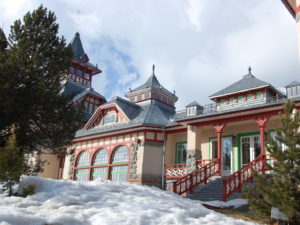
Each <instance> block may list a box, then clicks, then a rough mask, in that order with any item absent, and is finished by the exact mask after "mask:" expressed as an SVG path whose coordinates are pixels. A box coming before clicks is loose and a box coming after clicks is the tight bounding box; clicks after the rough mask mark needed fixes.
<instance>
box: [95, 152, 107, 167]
mask: <svg viewBox="0 0 300 225" xmlns="http://www.w3.org/2000/svg"><path fill="white" fill-rule="evenodd" d="M106 163H108V156H107V151H106V150H105V149H101V150H99V151H98V152H97V153H96V155H95V158H94V163H93V165H99V164H106Z"/></svg>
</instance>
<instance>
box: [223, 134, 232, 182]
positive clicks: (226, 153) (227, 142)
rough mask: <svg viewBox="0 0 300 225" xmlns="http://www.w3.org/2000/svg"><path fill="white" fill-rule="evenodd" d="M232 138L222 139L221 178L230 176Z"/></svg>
mask: <svg viewBox="0 0 300 225" xmlns="http://www.w3.org/2000/svg"><path fill="white" fill-rule="evenodd" d="M231 157H232V138H231V137H228V138H222V176H229V175H230V174H231Z"/></svg>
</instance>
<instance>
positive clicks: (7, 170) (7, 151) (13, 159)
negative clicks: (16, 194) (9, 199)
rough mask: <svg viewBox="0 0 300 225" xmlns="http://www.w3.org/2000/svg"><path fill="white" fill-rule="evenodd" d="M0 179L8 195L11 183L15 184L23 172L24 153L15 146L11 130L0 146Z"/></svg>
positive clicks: (11, 192) (11, 190)
mask: <svg viewBox="0 0 300 225" xmlns="http://www.w3.org/2000/svg"><path fill="white" fill-rule="evenodd" d="M0 152H1V154H0V180H1V181H2V182H3V183H4V187H3V189H4V190H8V195H9V196H11V195H12V194H13V185H14V184H16V183H17V182H18V181H19V180H20V177H21V175H22V174H23V173H24V172H25V167H26V166H25V160H24V154H23V152H22V151H21V149H20V148H19V147H17V142H16V135H15V133H14V132H13V133H12V134H11V135H10V136H9V137H8V140H7V142H6V144H5V146H4V147H1V148H0Z"/></svg>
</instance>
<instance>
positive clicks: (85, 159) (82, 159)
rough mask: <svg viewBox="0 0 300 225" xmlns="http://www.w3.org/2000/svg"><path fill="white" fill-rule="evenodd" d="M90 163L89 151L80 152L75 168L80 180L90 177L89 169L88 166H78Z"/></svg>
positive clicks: (77, 177)
mask: <svg viewBox="0 0 300 225" xmlns="http://www.w3.org/2000/svg"><path fill="white" fill-rule="evenodd" d="M89 165H90V158H89V153H88V152H87V151H84V152H82V153H80V155H79V156H78V158H77V162H76V167H77V169H76V170H75V177H76V180H78V181H87V180H88V179H89V169H88V168H82V169H81V168H78V167H88V166H89Z"/></svg>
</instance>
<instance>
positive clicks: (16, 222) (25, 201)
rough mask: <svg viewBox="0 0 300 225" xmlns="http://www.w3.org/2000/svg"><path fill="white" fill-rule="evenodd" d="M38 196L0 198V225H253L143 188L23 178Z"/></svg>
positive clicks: (23, 181)
mask: <svg viewBox="0 0 300 225" xmlns="http://www.w3.org/2000/svg"><path fill="white" fill-rule="evenodd" d="M30 184H34V185H35V186H36V194H34V195H32V196H28V197H27V198H21V197H4V196H1V197H0V199H1V201H0V225H23V224H30V225H45V224H52V225H54V224H55V225H77V224H78V225H79V224H88V225H102V224H103V225H105V224H122V225H126V224H128V225H135V224H137V225H148V224H155V225H156V224H176V225H179V224H208V225H211V224H220V225H221V224H222V225H223V224H232V225H237V224H252V223H249V222H246V221H243V220H237V219H233V218H230V217H226V216H225V215H223V214H219V213H216V212H214V211H212V210H209V209H207V208H205V207H204V206H202V205H201V203H200V202H199V201H193V200H190V199H185V198H182V197H180V196H177V195H175V194H173V193H169V192H166V191H162V190H160V189H158V188H154V187H149V186H145V185H137V184H128V183H113V182H91V181H90V182H76V181H61V180H52V179H45V178H39V177H23V178H22V182H21V184H20V189H22V188H23V187H26V186H27V185H30Z"/></svg>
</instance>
